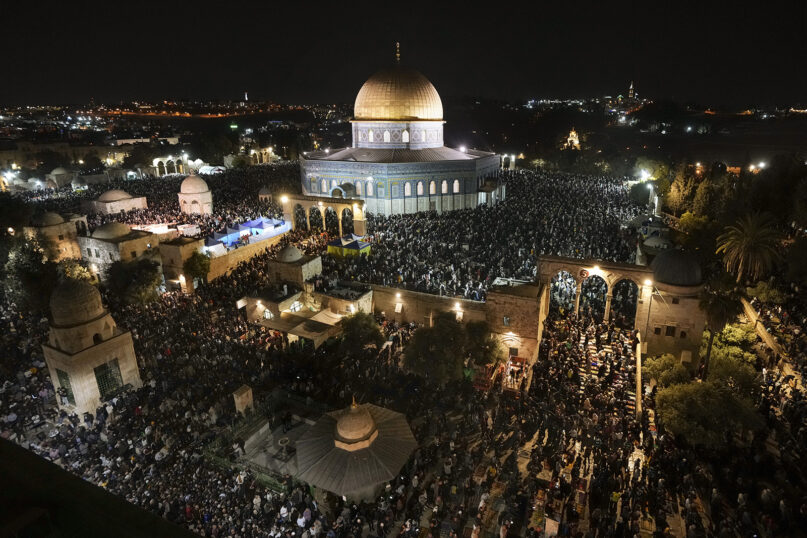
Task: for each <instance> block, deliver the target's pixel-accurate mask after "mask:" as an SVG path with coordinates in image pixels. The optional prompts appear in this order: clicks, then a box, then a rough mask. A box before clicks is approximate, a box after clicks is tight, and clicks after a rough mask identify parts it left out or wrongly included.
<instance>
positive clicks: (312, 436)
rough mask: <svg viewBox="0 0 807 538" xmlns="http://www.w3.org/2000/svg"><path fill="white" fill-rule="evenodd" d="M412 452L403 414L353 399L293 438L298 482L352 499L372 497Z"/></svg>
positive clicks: (411, 436) (409, 434)
mask: <svg viewBox="0 0 807 538" xmlns="http://www.w3.org/2000/svg"><path fill="white" fill-rule="evenodd" d="M416 448H417V441H416V440H415V437H414V435H412V430H411V429H410V428H409V424H408V423H407V422H406V417H405V416H404V415H402V414H401V413H396V412H395V411H391V410H389V409H385V408H383V407H378V406H377V405H372V404H361V405H359V404H357V403H356V401H355V399H354V400H353V404H352V405H351V406H350V407H348V408H347V409H342V410H340V411H333V412H331V413H326V414H325V415H323V416H322V417H321V418H320V419H319V420H318V421H317V422H316V423H315V424H314V425H313V426H312V427H311V428H310V429H309V430H308V431H307V432H305V433H303V435H301V436H300V438H299V439H298V440H297V443H296V450H297V469H298V473H297V478H298V479H300V480H303V481H305V482H307V483H308V484H311V485H312V486H315V487H317V488H322V489H324V490H327V491H330V492H331V493H333V494H335V495H340V496H342V495H344V496H346V497H348V498H349V499H351V500H355V501H359V500H363V499H372V498H374V497H375V495H376V494H377V493H378V491H379V490H380V489H381V488H382V487H383V486H384V484H385V483H386V482H388V481H389V480H392V479H393V478H395V476H396V475H397V474H398V471H399V470H400V469H401V467H403V466H404V464H405V463H406V461H407V460H408V459H409V456H410V455H411V454H412V452H413V451H414V450H415V449H416Z"/></svg>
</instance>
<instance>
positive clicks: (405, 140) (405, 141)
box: [401, 129, 409, 144]
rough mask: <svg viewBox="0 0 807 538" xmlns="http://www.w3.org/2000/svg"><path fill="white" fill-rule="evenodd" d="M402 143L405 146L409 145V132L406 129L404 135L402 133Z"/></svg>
mask: <svg viewBox="0 0 807 538" xmlns="http://www.w3.org/2000/svg"><path fill="white" fill-rule="evenodd" d="M401 141H402V142H403V143H404V144H407V143H409V131H407V130H405V129H404V132H403V133H401Z"/></svg>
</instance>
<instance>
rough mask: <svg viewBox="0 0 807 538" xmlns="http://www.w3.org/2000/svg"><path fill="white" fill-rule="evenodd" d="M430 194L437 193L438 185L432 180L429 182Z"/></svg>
mask: <svg viewBox="0 0 807 538" xmlns="http://www.w3.org/2000/svg"><path fill="white" fill-rule="evenodd" d="M429 194H437V185H436V184H435V183H434V181H432V182H431V183H429Z"/></svg>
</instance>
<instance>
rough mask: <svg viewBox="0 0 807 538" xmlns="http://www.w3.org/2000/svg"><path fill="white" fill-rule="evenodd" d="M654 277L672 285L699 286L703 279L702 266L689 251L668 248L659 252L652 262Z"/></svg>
mask: <svg viewBox="0 0 807 538" xmlns="http://www.w3.org/2000/svg"><path fill="white" fill-rule="evenodd" d="M650 268H651V269H653V279H654V280H655V281H656V282H660V283H662V284H669V285H671V286H699V285H700V284H701V282H702V281H703V278H702V275H701V266H700V263H698V260H697V259H696V258H695V256H693V255H692V254H690V253H689V252H686V251H683V250H680V249H667V250H664V251H662V252H660V253H659V254H658V256H656V257H655V258H654V259H653V262H652V263H651V264H650Z"/></svg>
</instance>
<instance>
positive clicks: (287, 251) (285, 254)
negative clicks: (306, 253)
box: [277, 245, 303, 263]
mask: <svg viewBox="0 0 807 538" xmlns="http://www.w3.org/2000/svg"><path fill="white" fill-rule="evenodd" d="M301 259H303V253H302V252H300V249H298V248H297V247H295V246H294V245H287V246H285V247H284V248H283V250H281V251H280V253H278V255H277V261H279V262H283V263H294V262H297V261H300V260H301Z"/></svg>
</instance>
